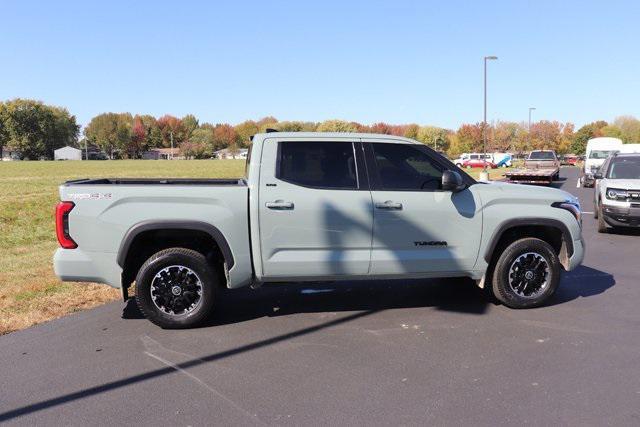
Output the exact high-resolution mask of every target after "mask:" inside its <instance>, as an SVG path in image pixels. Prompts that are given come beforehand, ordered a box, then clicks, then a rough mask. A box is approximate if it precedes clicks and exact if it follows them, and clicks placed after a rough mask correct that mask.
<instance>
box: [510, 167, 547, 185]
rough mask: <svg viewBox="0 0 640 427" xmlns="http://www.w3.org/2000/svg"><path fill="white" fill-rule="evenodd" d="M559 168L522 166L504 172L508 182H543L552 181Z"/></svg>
mask: <svg viewBox="0 0 640 427" xmlns="http://www.w3.org/2000/svg"><path fill="white" fill-rule="evenodd" d="M558 171H559V168H557V167H556V168H531V169H529V168H522V169H514V170H512V171H509V172H507V173H505V174H504V176H505V177H506V178H507V180H508V181H509V182H516V183H521V184H545V185H549V184H551V183H552V182H553V177H554V176H555V175H556V174H557V173H558Z"/></svg>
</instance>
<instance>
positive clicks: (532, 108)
mask: <svg viewBox="0 0 640 427" xmlns="http://www.w3.org/2000/svg"><path fill="white" fill-rule="evenodd" d="M535 109H536V107H529V126H528V127H527V139H528V140H529V141H528V145H529V147H528V148H531V112H532V111H533V110H535Z"/></svg>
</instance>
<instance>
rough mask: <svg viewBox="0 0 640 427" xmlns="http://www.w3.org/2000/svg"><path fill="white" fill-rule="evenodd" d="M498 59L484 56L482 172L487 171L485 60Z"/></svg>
mask: <svg viewBox="0 0 640 427" xmlns="http://www.w3.org/2000/svg"><path fill="white" fill-rule="evenodd" d="M496 59H498V57H497V56H485V57H484V119H483V121H482V154H483V155H484V158H483V161H484V169H483V172H484V173H485V174H486V173H487V61H488V60H489V61H492V60H496Z"/></svg>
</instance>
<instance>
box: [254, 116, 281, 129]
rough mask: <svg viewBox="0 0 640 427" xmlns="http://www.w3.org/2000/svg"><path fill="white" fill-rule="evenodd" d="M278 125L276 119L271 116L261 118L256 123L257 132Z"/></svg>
mask: <svg viewBox="0 0 640 427" xmlns="http://www.w3.org/2000/svg"><path fill="white" fill-rule="evenodd" d="M276 123H278V119H276V118H275V117H272V116H267V117H263V118H261V119H260V120H258V121H257V122H256V125H257V126H258V132H264V131H266V130H267V129H269V128H273V127H274V125H275V124H276Z"/></svg>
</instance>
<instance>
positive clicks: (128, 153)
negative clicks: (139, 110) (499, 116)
mask: <svg viewBox="0 0 640 427" xmlns="http://www.w3.org/2000/svg"><path fill="white" fill-rule="evenodd" d="M269 128H271V129H275V130H278V131H290V132H299V131H310V132H312V131H317V132H361V133H380V134H389V135H397V136H405V137H408V138H412V139H415V140H418V141H420V142H422V143H424V144H427V145H429V146H431V147H433V148H435V149H436V150H438V151H441V152H444V153H446V154H447V155H449V156H452V157H453V156H457V155H459V154H460V153H463V152H478V151H482V145H483V144H482V141H483V129H484V131H485V132H486V139H487V151H489V152H493V151H509V152H514V153H522V152H527V151H530V150H533V149H554V150H556V151H557V152H558V153H561V154H564V153H577V154H580V153H584V151H585V147H586V143H587V141H588V140H589V139H590V138H594V137H598V136H612V137H617V138H620V139H622V140H623V141H624V142H625V143H634V142H640V120H638V119H636V118H635V117H632V116H622V117H618V118H616V119H615V120H614V121H613V122H612V123H608V122H606V121H603V120H600V121H596V122H593V123H589V124H586V125H584V126H582V127H581V128H579V129H578V130H575V127H574V125H573V124H572V123H562V122H558V121H549V120H540V121H538V122H534V123H531V127H530V128H528V126H527V125H526V124H525V123H524V122H509V121H496V122H494V123H488V124H486V127H484V126H483V124H482V123H481V122H479V123H473V124H463V125H461V126H460V127H459V128H458V129H457V130H451V129H445V128H441V127H438V126H429V125H418V124H415V123H411V124H400V125H397V124H388V123H384V122H379V123H374V124H372V125H364V124H361V123H358V122H353V121H345V120H325V121H323V122H305V121H279V120H277V119H276V118H274V117H265V118H262V119H260V120H246V121H244V122H242V123H239V124H237V125H235V126H234V125H231V124H228V123H217V124H212V123H207V122H203V123H201V122H200V121H199V120H198V118H196V117H195V116H194V115H192V114H188V115H186V116H184V117H181V118H179V117H175V116H172V115H169V114H167V115H164V116H162V117H159V118H156V117H153V116H151V115H140V114H136V115H133V114H131V113H103V114H99V115H97V116H95V117H94V118H92V119H91V121H90V122H89V124H88V125H87V126H86V127H85V128H84V130H83V133H82V135H80V126H78V124H77V123H76V118H75V116H73V115H70V114H69V112H68V111H67V110H66V109H64V108H61V107H56V106H50V105H45V104H43V103H42V102H40V101H33V100H25V99H14V100H11V101H6V102H0V148H2V147H3V146H4V147H8V148H10V149H12V150H15V151H18V152H20V153H21V155H22V156H23V157H25V158H30V159H37V158H52V157H53V150H55V149H57V148H59V147H62V146H65V145H72V146H76V147H78V148H84V147H85V146H91V147H95V148H97V149H99V150H101V151H103V152H105V153H106V154H108V155H109V156H111V157H121V158H140V157H141V156H142V153H143V152H145V151H147V150H150V149H153V148H168V147H170V146H172V145H173V146H174V147H179V148H180V151H181V153H182V155H184V156H185V157H187V158H210V157H211V156H212V155H213V153H214V152H215V151H217V150H220V149H224V148H226V149H229V150H231V151H237V150H239V149H240V148H245V147H248V146H249V145H250V144H251V141H250V137H251V135H254V134H256V133H259V132H264V131H265V130H266V129H269Z"/></svg>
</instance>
